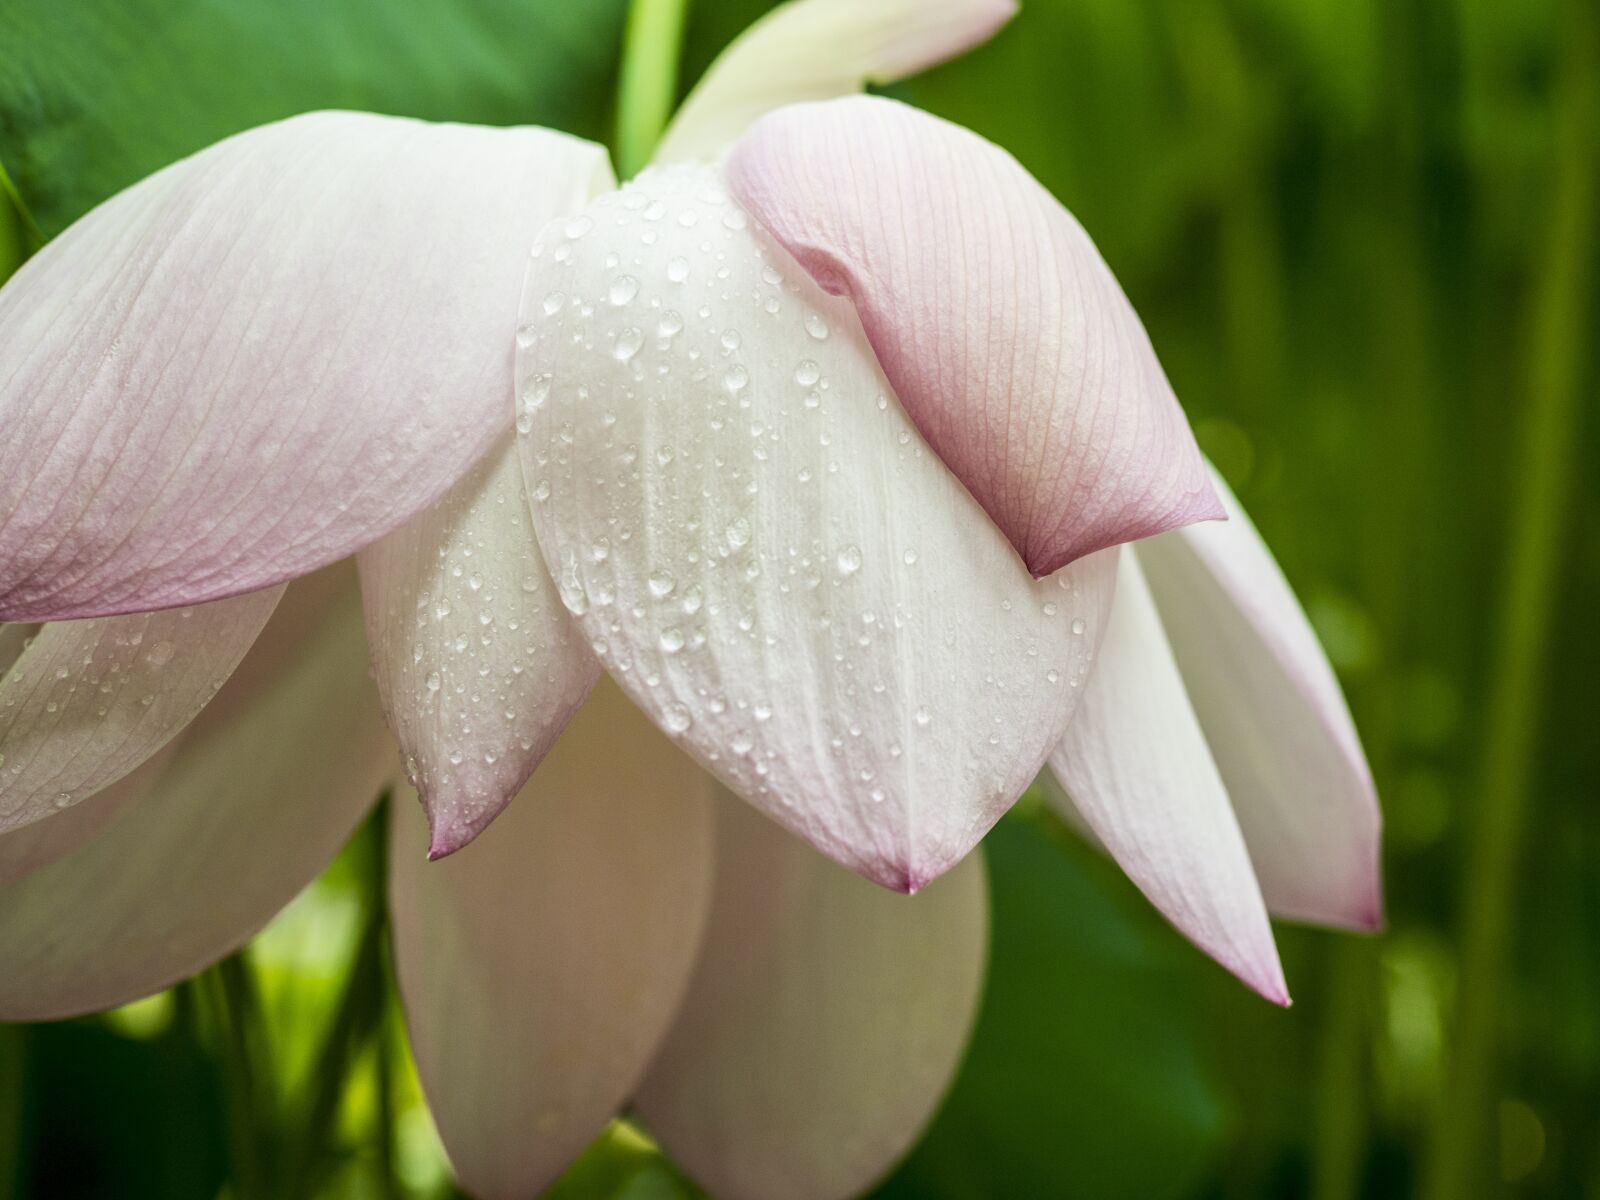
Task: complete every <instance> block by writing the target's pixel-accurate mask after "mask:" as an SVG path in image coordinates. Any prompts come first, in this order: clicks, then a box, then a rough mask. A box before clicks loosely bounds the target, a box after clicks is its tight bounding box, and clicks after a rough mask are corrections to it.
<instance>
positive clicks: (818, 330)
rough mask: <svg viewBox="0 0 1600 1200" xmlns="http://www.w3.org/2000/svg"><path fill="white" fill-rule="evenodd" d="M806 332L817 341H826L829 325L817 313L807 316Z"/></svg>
mask: <svg viewBox="0 0 1600 1200" xmlns="http://www.w3.org/2000/svg"><path fill="white" fill-rule="evenodd" d="M806 332H807V333H809V334H810V335H811V336H812V337H814V338H815V339H816V340H817V341H819V342H821V341H826V340H827V337H828V323H827V322H826V321H824V320H823V319H822V317H821V316H820V315H819V314H817V313H814V312H813V313H807V314H806Z"/></svg>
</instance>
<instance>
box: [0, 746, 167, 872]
mask: <svg viewBox="0 0 1600 1200" xmlns="http://www.w3.org/2000/svg"><path fill="white" fill-rule="evenodd" d="M177 740H178V741H181V740H182V737H181V735H180V736H179V738H178V739H177ZM176 749H177V745H176V742H169V743H168V744H167V745H165V746H163V747H162V748H161V749H160V750H157V751H156V752H155V753H154V754H152V755H151V756H150V757H149V758H147V759H145V761H144V762H142V763H140V764H139V765H138V766H137V767H135V768H134V769H133V770H132V771H130V772H128V774H126V775H124V776H123V777H122V778H121V779H119V780H117V781H116V782H115V783H113V784H110V785H109V786H107V787H104V788H102V789H101V790H100V791H98V792H96V793H95V794H94V795H92V796H89V797H87V798H86V799H84V800H81V801H79V802H78V803H77V804H74V805H71V806H70V807H68V808H65V809H63V810H62V811H60V812H58V813H56V814H55V815H53V816H49V817H46V818H45V819H44V820H42V821H35V822H34V823H33V824H31V825H24V826H23V827H22V828H21V829H13V830H12V831H11V832H10V833H5V834H0V886H4V885H5V884H8V883H10V882H11V881H12V880H14V879H21V878H22V877H23V876H24V875H31V874H33V873H34V872H35V871H37V870H39V869H41V868H43V867H48V866H49V865H50V864H51V863H53V862H55V861H57V860H58V859H61V858H65V857H66V856H67V855H68V854H70V853H72V851H74V850H76V849H77V848H78V847H79V846H82V845H84V844H85V843H88V842H92V841H93V840H94V839H95V838H97V837H99V836H100V832H101V831H102V830H103V829H105V828H106V826H108V825H110V824H111V822H112V821H113V820H114V819H115V818H116V817H117V815H118V814H119V813H121V812H122V810H123V809H124V808H126V807H127V806H128V805H130V804H132V803H134V802H135V801H137V800H140V799H143V798H144V796H146V795H147V794H148V793H149V791H150V788H151V786H152V785H153V784H154V783H155V781H156V780H157V779H159V778H160V777H161V773H162V772H163V771H165V770H166V767H167V763H168V762H169V761H170V760H171V758H172V753H173V751H174V750H176Z"/></svg>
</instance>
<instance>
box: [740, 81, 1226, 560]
mask: <svg viewBox="0 0 1600 1200" xmlns="http://www.w3.org/2000/svg"><path fill="white" fill-rule="evenodd" d="M728 182H729V186H730V187H731V188H732V189H733V193H734V195H735V197H736V198H737V199H738V200H739V201H740V202H741V203H742V204H744V205H745V206H746V207H747V208H749V210H750V212H751V215H752V216H754V217H755V218H756V219H757V220H759V221H760V222H761V223H762V224H763V225H765V226H766V227H767V228H768V229H770V230H771V231H772V232H773V234H774V235H775V236H776V237H777V239H778V241H779V242H781V243H782V244H783V245H784V246H785V247H786V248H787V249H788V250H789V251H790V252H791V253H792V254H793V255H794V256H795V257H796V258H797V259H799V261H800V262H801V264H802V265H803V266H804V267H805V268H806V270H808V271H809V272H811V274H812V276H813V277H815V278H816V280H817V281H818V282H819V283H820V284H821V285H822V286H823V287H824V288H825V289H827V290H828V291H829V292H831V293H833V294H835V295H843V296H849V297H850V298H851V299H852V300H854V301H855V304H856V306H857V308H858V309H859V310H860V312H861V320H862V323H863V325H864V326H865V328H866V331H867V336H868V338H870V339H871V341H872V346H873V349H875V350H876V351H877V352H878V358H879V359H880V360H881V361H882V363H883V370H884V373H885V374H886V375H887V376H888V377H889V379H890V381H891V382H892V383H893V384H894V386H895V390H896V391H897V392H898V393H899V394H900V398H901V400H902V401H904V403H905V406H906V411H907V412H909V413H910V414H911V418H912V420H914V421H915V422H916V424H917V428H918V429H920V430H921V431H922V433H923V436H925V437H926V438H927V439H928V442H929V444H930V445H932V446H933V448H934V449H935V450H936V451H938V453H939V454H940V456H941V457H943V459H944V460H945V462H946V463H947V464H949V466H950V469H951V470H952V471H954V472H955V473H956V475H957V476H958V477H959V478H960V480H961V482H962V483H964V484H966V485H967V488H968V489H969V490H970V491H971V492H972V494H973V495H974V496H975V497H977V499H978V502H979V503H980V504H982V505H983V507H984V508H985V509H986V510H987V511H988V513H989V515H990V516H991V517H993V518H994V520H995V523H996V524H997V525H999V526H1000V528H1001V529H1002V530H1004V531H1005V534H1006V536H1007V537H1008V538H1010V539H1011V543H1012V544H1013V545H1014V546H1015V547H1016V548H1017V551H1018V553H1020V554H1021V555H1022V557H1023V560H1024V561H1025V562H1026V563H1027V564H1028V568H1029V570H1031V571H1032V572H1033V573H1034V574H1035V575H1039V576H1042V575H1047V574H1049V573H1050V572H1052V571H1055V570H1057V569H1058V568H1060V567H1062V566H1063V565H1065V564H1067V563H1070V562H1072V561H1073V560H1074V559H1077V558H1080V557H1082V556H1083V555H1085V554H1089V553H1091V552H1093V551H1095V550H1099V549H1102V548H1104V547H1106V546H1113V545H1116V544H1117V543H1119V542H1127V541H1132V540H1134V539H1135V538H1142V537H1147V536H1149V535H1150V534H1154V533H1160V532H1161V531H1163V530H1166V529H1172V528H1174V527H1176V526H1180V525H1187V524H1189V523H1190V522H1193V521H1201V520H1207V519H1210V518H1215V517H1220V516H1221V515H1222V509H1221V506H1220V504H1219V503H1218V501H1217V499H1216V497H1215V495H1213V493H1212V490H1211V487H1210V484H1209V482H1208V481H1207V478H1206V472H1205V466H1204V462H1203V460H1202V459H1201V457H1200V451H1199V449H1198V448H1197V447H1196V446H1195V443H1194V438H1193V436H1192V435H1191V433H1190V431H1189V425H1188V422H1187V421H1186V420H1185V419H1184V415H1183V410H1182V409H1181V408H1179V407H1178V401H1177V398H1176V397H1175V396H1174V395H1173V394H1172V388H1171V387H1170V386H1169V385H1168V383H1167V378H1166V376H1165V375H1164V374H1163V373H1162V370H1161V364H1160V363H1159V362H1157V361H1156V356H1155V352H1154V351H1153V350H1152V349H1151V347H1150V339H1149V338H1148V337H1147V336H1146V335H1145V331H1144V327H1143V326H1142V325H1141V324H1140V323H1139V318H1138V317H1137V316H1136V315H1135V314H1134V311H1133V309H1132V307H1131V306H1130V305H1129V304H1128V300H1127V297H1126V296H1124V295H1123V294H1122V289H1121V288H1120V287H1118V286H1117V281H1116V280H1115V279H1114V278H1113V277H1112V275H1111V271H1110V269H1109V268H1108V267H1107V266H1106V264H1105V261H1104V260H1103V259H1102V258H1101V257H1100V254H1099V252H1098V251H1097V250H1096V249H1095V248H1094V243H1093V242H1091V241H1090V240H1089V235H1088V234H1086V233H1085V232H1084V231H1083V227H1082V226H1081V225H1079V224H1078V223H1077V221H1076V220H1074V219H1073V217H1072V214H1070V213H1069V212H1067V211H1066V209H1064V208H1062V207H1061V206H1060V205H1059V204H1057V203H1056V201H1055V199H1054V198H1053V197H1051V195H1050V194H1049V193H1048V192H1047V191H1045V190H1044V188H1043V187H1041V186H1040V185H1039V184H1038V183H1037V182H1036V181H1035V180H1034V179H1033V177H1032V176H1031V175H1029V174H1028V173H1027V171H1025V170H1023V168H1022V167H1021V166H1020V165H1019V164H1018V163H1017V161H1016V160H1015V159H1014V158H1012V157H1011V156H1010V155H1009V154H1007V153H1006V152H1005V151H1004V150H1001V149H1000V148H999V147H997V146H994V145H992V144H991V143H989V142H987V141H985V140H984V139H983V138H981V137H979V136H978V135H977V134H975V133H971V132H969V131H967V130H965V129H962V128H960V127H959V126H956V125H952V124H950V123H948V122H946V121H941V120H939V119H938V118H937V117H931V116H929V115H928V114H926V113H923V112H919V111H917V110H916V109H914V108H910V107H908V106H906V105H904V104H899V103H896V102H894V101H891V100H883V99H877V98H868V97H856V98H853V99H847V100H837V101H832V102H830V103H826V104H807V105H796V106H794V107H791V108H787V109H783V110H781V111H779V112H776V113H773V114H772V115H771V116H769V117H767V118H765V119H764V120H762V121H761V122H760V123H759V124H758V125H757V126H756V127H755V128H753V129H752V130H751V131H750V133H749V134H748V135H747V136H746V137H745V138H744V139H743V140H742V141H741V142H740V143H739V144H738V145H737V146H736V147H735V148H734V151H733V154H732V155H731V156H730V158H729V160H728Z"/></svg>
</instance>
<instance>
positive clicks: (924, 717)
mask: <svg viewBox="0 0 1600 1200" xmlns="http://www.w3.org/2000/svg"><path fill="white" fill-rule="evenodd" d="M912 719H913V720H914V721H916V723H917V728H919V729H926V728H927V727H928V726H929V725H931V724H933V714H932V713H931V712H929V711H928V706H927V705H926V704H921V705H918V706H917V711H916V713H915V714H914V716H913V717H912Z"/></svg>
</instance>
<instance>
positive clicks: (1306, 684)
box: [1139, 477, 1383, 929]
mask: <svg viewBox="0 0 1600 1200" xmlns="http://www.w3.org/2000/svg"><path fill="white" fill-rule="evenodd" d="M1216 484H1217V491H1218V494H1219V495H1221V496H1222V498H1223V500H1224V502H1225V503H1226V504H1227V506H1228V515H1229V518H1230V519H1229V520H1228V522H1227V523H1226V524H1221V525H1197V526H1194V527H1192V528H1189V529H1184V530H1180V531H1179V532H1177V533H1170V534H1166V535H1164V536H1162V537H1159V538H1153V539H1151V540H1150V541H1149V542H1147V543H1143V544H1141V545H1140V547H1139V561H1140V562H1141V563H1142V564H1143V566H1144V569H1145V572H1146V574H1147V575H1148V576H1149V578H1150V588H1151V591H1152V592H1153V593H1154V595H1155V599H1156V606H1157V607H1158V608H1159V609H1160V611H1161V620H1162V622H1163V623H1164V624H1165V625H1166V628H1167V633H1168V635H1169V636H1170V637H1171V639H1172V649H1173V653H1174V654H1175V655H1176V656H1177V660H1178V666H1179V667H1180V668H1181V669H1182V671H1183V679H1184V683H1185V684H1186V685H1187V687H1188V690H1189V696H1190V698H1191V699H1192V700H1193V702H1194V708H1195V712H1196V714H1197V715H1198V716H1199V718H1200V725H1201V728H1203V729H1204V730H1205V734H1206V740H1207V741H1208V742H1210V744H1211V753H1212V754H1213V755H1214V756H1215V757H1216V761H1217V766H1218V767H1219V768H1221V770H1222V778H1223V780H1224V782H1226V783H1227V785H1228V794H1229V796H1230V797H1232V799H1233V808H1234V811H1235V812H1236V813H1237V814H1238V817H1239V825H1240V827H1241V828H1242V829H1243V830H1244V838H1245V843H1246V844H1247V845H1248V846H1249V847H1250V858H1251V860H1252V861H1253V862H1254V864H1255V871H1256V876H1257V878H1259V879H1260V880H1261V891H1262V894H1263V895H1264V896H1265V897H1266V901H1267V907H1268V908H1270V909H1271V910H1272V911H1273V912H1275V913H1277V914H1279V915H1280V916H1285V917H1293V918H1297V919H1300V920H1305V921H1314V922H1317V923H1320V924H1328V925H1339V926H1347V927H1351V928H1356V929H1375V928H1377V927H1378V926H1379V925H1381V924H1382V922H1383V889H1382V883H1381V880H1380V868H1379V830H1380V826H1381V818H1380V816H1379V813H1378V800H1377V794H1376V792H1375V791H1374V789H1373V786H1372V774H1371V772H1370V771H1369V769H1368V767H1367V760H1366V757H1365V755H1364V754H1363V753H1362V750H1361V742H1360V739H1359V738H1358V737H1357V735H1356V730H1355V725H1354V723H1353V722H1352V721H1351V720H1350V710H1349V709H1348V708H1347V707H1346V705H1345V702H1344V696H1343V695H1342V694H1341V692H1340V691H1339V683H1338V680H1337V679H1335V678H1334V674H1333V669H1332V668H1331V667H1330V666H1329V665H1328V660H1327V658H1326V657H1325V656H1324V655H1323V653H1322V648H1321V647H1320V646H1319V645H1318V644H1317V638H1316V634H1314V633H1313V632H1312V631H1311V625H1310V622H1308V621H1307V620H1306V616H1305V613H1304V612H1303V611H1302V610H1301V608H1300V605H1299V603H1298V602H1297V601H1296V600H1295V598H1294V593H1293V592H1291V591H1290V590H1289V584H1288V582H1287V581H1286V580H1285V579H1284V577H1283V572H1282V571H1280V570H1279V569H1278V564H1277V563H1275V562H1274V561H1273V560H1272V555H1271V553H1270V552H1269V551H1268V550H1267V547H1266V544H1265V543H1264V542H1263V541H1262V540H1261V535H1260V534H1258V533H1257V532H1256V531H1255V527H1254V526H1252V525H1251V524H1250V519H1249V518H1248V517H1247V516H1245V514H1244V510H1243V509H1241V508H1240V507H1239V503H1238V501H1237V500H1236V499H1234V497H1233V494H1232V493H1231V492H1229V491H1228V489H1227V485H1226V484H1224V483H1223V482H1222V480H1221V478H1220V477H1218V478H1217V480H1216Z"/></svg>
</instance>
